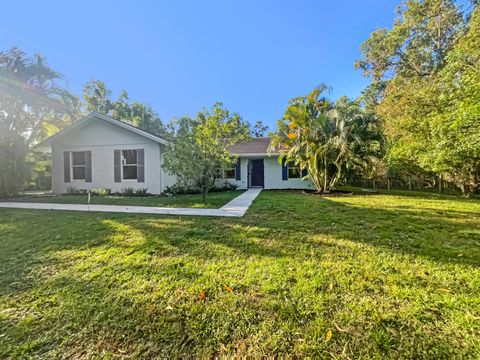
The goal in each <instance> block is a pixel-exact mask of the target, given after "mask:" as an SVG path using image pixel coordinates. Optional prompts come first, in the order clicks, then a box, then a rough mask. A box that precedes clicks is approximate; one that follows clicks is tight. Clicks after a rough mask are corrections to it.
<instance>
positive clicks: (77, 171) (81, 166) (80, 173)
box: [72, 151, 86, 180]
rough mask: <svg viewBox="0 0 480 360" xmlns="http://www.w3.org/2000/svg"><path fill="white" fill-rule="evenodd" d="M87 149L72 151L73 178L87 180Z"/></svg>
mask: <svg viewBox="0 0 480 360" xmlns="http://www.w3.org/2000/svg"><path fill="white" fill-rule="evenodd" d="M85 168H86V160H85V151H72V178H73V180H85V173H86V171H85Z"/></svg>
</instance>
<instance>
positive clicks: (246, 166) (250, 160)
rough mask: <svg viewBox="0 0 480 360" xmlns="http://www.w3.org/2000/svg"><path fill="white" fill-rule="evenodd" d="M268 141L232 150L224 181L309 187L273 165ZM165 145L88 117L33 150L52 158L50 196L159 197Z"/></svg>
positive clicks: (167, 179) (170, 180)
mask: <svg viewBox="0 0 480 360" xmlns="http://www.w3.org/2000/svg"><path fill="white" fill-rule="evenodd" d="M269 144H270V139H269V138H268V137H264V138H256V139H253V140H251V141H249V142H246V143H241V144H237V145H235V146H233V147H232V148H231V149H230V151H231V153H232V155H235V156H237V157H238V161H237V165H236V166H235V167H233V168H232V169H229V170H228V171H226V172H225V175H224V179H222V180H221V182H224V181H227V182H230V183H233V184H235V185H237V187H238V188H240V189H247V188H250V187H261V188H265V189H307V188H313V185H312V183H311V182H310V181H302V180H301V177H302V176H301V174H300V172H299V169H298V168H296V167H289V166H285V165H282V164H281V163H279V162H278V155H279V154H278V153H268V151H267V149H268V146H269ZM167 145H168V142H167V141H166V140H165V139H163V138H161V137H159V136H157V135H154V134H151V133H149V132H146V131H144V130H142V129H139V128H137V127H135V126H132V125H129V124H127V123H124V122H122V121H119V120H115V119H113V118H111V117H109V116H106V115H102V114H99V113H91V114H90V115H88V116H85V117H84V118H82V119H81V120H79V121H77V122H76V123H74V124H73V125H71V126H69V127H67V128H65V129H63V130H61V131H60V132H58V133H56V134H55V135H53V136H51V137H49V138H47V139H46V140H44V141H43V142H41V143H40V144H38V145H37V147H36V148H37V150H39V151H45V152H51V154H52V192H53V193H54V194H64V193H67V190H68V188H76V189H99V188H109V189H111V190H112V192H120V191H121V190H122V189H123V188H133V189H148V192H149V193H151V194H161V193H162V192H163V191H164V190H165V188H166V187H167V186H169V185H173V184H174V183H175V181H176V178H175V176H173V175H171V174H169V173H168V172H167V171H165V170H164V169H163V167H162V164H163V157H164V154H165V151H166V148H167Z"/></svg>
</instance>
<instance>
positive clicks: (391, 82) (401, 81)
mask: <svg viewBox="0 0 480 360" xmlns="http://www.w3.org/2000/svg"><path fill="white" fill-rule="evenodd" d="M479 21H480V17H479V15H478V8H477V7H476V6H475V5H472V10H471V12H462V11H461V9H460V8H459V7H458V6H457V5H456V4H455V3H454V2H453V1H451V0H408V1H405V2H403V3H402V5H401V6H400V7H399V9H398V12H397V18H396V20H395V23H394V26H393V27H392V29H390V30H387V29H379V30H376V31H375V32H373V33H372V34H371V36H370V38H369V39H368V40H367V41H366V42H365V43H364V44H363V45H362V48H361V49H362V54H363V56H362V59H360V60H359V61H357V63H356V67H357V68H360V69H362V70H363V71H364V74H365V75H366V76H368V77H370V78H371V79H372V85H371V86H370V87H369V88H368V89H367V91H366V92H365V94H366V95H368V96H369V98H370V100H372V99H375V100H376V102H375V101H373V102H372V101H370V104H371V105H372V106H371V108H372V109H373V111H375V112H376V113H377V115H378V116H379V117H380V118H381V119H382V122H383V128H384V131H385V136H386V139H387V143H388V153H387V157H386V159H387V160H388V161H389V162H390V164H402V165H401V168H402V169H409V171H413V170H414V169H419V170H420V171H423V172H435V173H438V174H442V175H444V178H446V179H447V180H450V181H452V182H454V183H455V184H456V185H457V186H458V187H459V188H460V189H462V191H464V192H465V193H466V194H468V193H470V192H471V191H473V190H474V189H475V188H477V187H478V186H479V184H480V178H479V173H480V168H479V157H478V154H479V152H480V146H479V142H478V133H479V131H478V129H479V128H478V126H479V125H478V124H479V113H478V105H477V104H478V94H479V92H478V87H479V84H480V81H479V77H478V76H479V75H478V74H479V73H478V72H479V69H480V66H479V62H478V52H479V50H478V49H479V43H478V41H479V40H478V38H479V32H478V28H479V25H478V23H479ZM375 90H379V91H376V92H375ZM416 171H418V170H416Z"/></svg>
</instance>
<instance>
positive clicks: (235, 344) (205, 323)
mask: <svg viewBox="0 0 480 360" xmlns="http://www.w3.org/2000/svg"><path fill="white" fill-rule="evenodd" d="M405 194H407V196H405V195H402V194H401V193H398V194H397V195H370V196H351V197H331V198H328V197H319V196H316V195H304V194H302V193H301V192H275V191H271V192H269V191H264V192H262V193H261V194H260V196H259V198H258V199H257V200H256V201H255V202H254V204H253V205H252V207H251V208H250V210H249V211H248V212H247V214H246V216H245V217H244V218H239V219H231V218H197V217H188V218H186V217H155V216H140V215H132V214H124V215H123V214H99V213H96V214H92V213H69V212H50V211H38V210H37V211H35V210H31V211H27V210H6V209H2V210H1V211H0V238H1V239H2V241H1V242H0V357H1V358H27V357H42V358H56V357H83V358H94V357H107V358H108V357H119V358H127V357H133V358H135V357H142V358H152V357H163V358H166V357H180V356H182V355H183V356H217V355H222V354H224V355H225V354H230V355H232V354H250V355H257V356H258V355H274V354H285V355H286V354H288V355H289V356H292V357H295V356H298V357H304V356H311V357H322V356H323V357H338V358H410V359H411V358H416V359H422V358H429V359H431V358H435V359H446V358H477V357H478V356H479V354H480V343H479V338H480V322H479V316H480V297H479V292H478V291H479V290H478V289H479V288H480V203H479V202H478V201H475V200H469V199H458V198H456V197H447V196H438V195H435V194H434V195H432V194H424V195H418V194H417V195H415V196H413V195H411V193H408V192H407V193H405ZM32 229H34V231H32Z"/></svg>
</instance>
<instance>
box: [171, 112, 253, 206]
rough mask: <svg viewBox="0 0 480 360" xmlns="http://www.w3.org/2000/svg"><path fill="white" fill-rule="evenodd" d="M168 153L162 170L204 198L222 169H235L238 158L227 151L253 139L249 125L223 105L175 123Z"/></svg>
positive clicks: (220, 175) (219, 176) (221, 173)
mask: <svg viewBox="0 0 480 360" xmlns="http://www.w3.org/2000/svg"><path fill="white" fill-rule="evenodd" d="M171 138H173V139H174V141H172V143H171V144H170V145H169V147H168V150H167V152H166V153H165V159H164V163H163V168H164V169H165V170H167V171H168V172H170V173H171V174H174V175H175V176H176V177H177V182H178V183H179V184H180V185H182V186H190V187H193V188H194V189H198V190H199V191H200V193H201V194H202V197H203V199H204V200H205V199H206V196H207V194H208V191H209V190H210V189H211V188H213V187H214V185H215V182H216V180H218V179H220V178H221V177H222V175H223V172H222V171H223V170H225V169H227V168H229V167H233V166H235V163H236V161H237V159H236V158H235V157H232V155H231V154H230V152H229V151H228V148H229V147H230V146H232V145H233V144H236V143H238V142H240V141H245V140H248V139H249V138H250V129H249V125H248V124H247V123H246V122H244V121H243V120H242V118H241V117H240V115H238V114H230V112H229V111H228V110H227V109H226V108H225V107H224V106H223V105H222V104H220V103H217V104H215V105H214V106H213V108H212V111H211V112H209V111H207V110H204V111H202V112H200V113H199V114H198V115H197V117H196V118H195V119H192V118H189V117H182V118H180V119H178V120H177V121H175V123H174V126H173V133H172V136H171Z"/></svg>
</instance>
